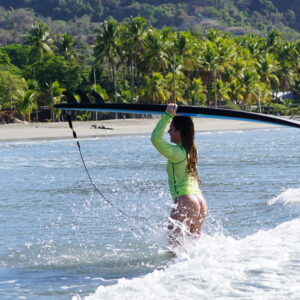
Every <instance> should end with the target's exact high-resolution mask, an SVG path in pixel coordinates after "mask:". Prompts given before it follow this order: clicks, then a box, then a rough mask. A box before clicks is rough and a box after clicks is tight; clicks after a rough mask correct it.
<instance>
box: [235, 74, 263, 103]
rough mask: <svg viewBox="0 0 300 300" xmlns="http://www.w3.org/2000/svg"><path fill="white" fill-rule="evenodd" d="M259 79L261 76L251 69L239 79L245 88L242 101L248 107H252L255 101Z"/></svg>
mask: <svg viewBox="0 0 300 300" xmlns="http://www.w3.org/2000/svg"><path fill="white" fill-rule="evenodd" d="M259 79H260V78H259V74H258V73H257V72H256V71H254V70H251V69H249V70H247V71H245V72H244V73H243V74H242V76H240V77H239V82H240V84H241V86H242V87H243V100H242V101H243V103H244V104H245V105H246V106H247V107H250V105H251V102H252V100H253V99H255V92H256V87H257V83H258V82H259Z"/></svg>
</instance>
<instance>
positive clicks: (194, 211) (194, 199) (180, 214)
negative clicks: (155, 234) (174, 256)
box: [151, 103, 207, 245]
mask: <svg viewBox="0 0 300 300" xmlns="http://www.w3.org/2000/svg"><path fill="white" fill-rule="evenodd" d="M176 110H177V105H176V104H173V103H171V104H168V105H167V109H166V111H165V113H164V114H163V116H162V117H161V119H160V121H159V122H158V124H157V125H156V127H155V128H154V130H153V132H152V135H151V142H152V144H153V145H154V147H155V148H156V149H157V150H158V151H159V152H160V153H161V154H162V155H163V156H165V157H166V158H167V159H168V164H167V173H168V181H169V188H170V192H171V195H172V197H173V200H174V204H175V206H174V208H173V209H172V211H171V215H170V223H169V225H168V229H169V237H170V243H171V244H172V245H176V244H178V243H179V241H178V237H180V236H181V235H182V229H186V230H187V231H188V232H189V233H191V234H194V235H196V236H200V234H201V230H202V225H203V221H204V219H205V217H206V212H207V207H206V203H205V200H204V198H203V197H202V195H201V192H200V189H199V185H198V174H197V160H198V157H197V156H198V155H197V149H196V146H195V144H194V124H193V121H192V120H191V118H189V117H183V116H175V115H176ZM170 123H171V124H170ZM168 124H170V128H169V131H168V133H169V135H170V140H171V142H172V143H174V144H175V145H172V144H169V143H167V142H166V141H165V140H164V138H163V135H164V132H165V129H166V127H167V125H168Z"/></svg>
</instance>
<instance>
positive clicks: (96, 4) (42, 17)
mask: <svg viewBox="0 0 300 300" xmlns="http://www.w3.org/2000/svg"><path fill="white" fill-rule="evenodd" d="M1 6H2V7H1ZM137 15H141V16H143V17H145V18H147V20H148V22H149V23H150V24H151V25H153V26H155V27H162V26H172V27H175V28H177V29H178V30H186V29H191V30H193V31H196V32H200V33H201V32H205V31H206V30H207V28H210V27H214V28H217V29H221V30H224V31H229V32H232V33H234V34H237V35H240V34H245V33H247V32H256V33H262V34H264V33H266V32H269V31H271V30H274V29H275V30H278V31H280V32H282V33H283V34H284V36H285V37H286V38H288V39H291V40H295V39H299V38H300V3H299V0H285V1H282V0H222V1H221V0H186V1H178V0H143V1H141V0H47V1H40V0H26V1H24V0H0V44H2V45H3V44H7V43H11V42H20V41H22V39H23V37H24V34H25V33H26V32H27V31H28V29H29V26H30V25H31V24H32V23H35V22H44V23H46V24H47V25H48V26H49V28H50V29H51V30H52V31H54V32H66V31H68V32H72V33H73V34H75V33H76V31H77V34H79V35H82V36H85V40H87V41H88V40H89V35H92V31H93V30H94V28H95V26H96V23H98V22H102V21H103V20H105V19H107V18H109V17H113V18H115V19H117V20H118V21H122V20H126V19H127V18H128V17H129V16H137Z"/></svg>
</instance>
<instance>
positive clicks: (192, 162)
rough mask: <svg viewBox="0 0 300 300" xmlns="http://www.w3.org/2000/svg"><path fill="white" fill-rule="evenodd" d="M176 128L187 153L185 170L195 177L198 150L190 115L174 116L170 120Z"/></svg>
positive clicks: (196, 174) (196, 175) (196, 176)
mask: <svg viewBox="0 0 300 300" xmlns="http://www.w3.org/2000/svg"><path fill="white" fill-rule="evenodd" d="M172 123H173V125H174V127H175V129H176V130H179V131H180V136H181V140H182V145H183V147H184V148H185V149H186V153H187V171H188V172H189V173H190V174H191V175H193V176H194V177H195V178H196V179H199V177H198V170H197V161H198V151H197V148H196V145H195V129H194V123H193V121H192V119H191V118H190V117H183V116H175V117H174V118H173V121H172Z"/></svg>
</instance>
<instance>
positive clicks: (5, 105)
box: [0, 70, 27, 109]
mask: <svg viewBox="0 0 300 300" xmlns="http://www.w3.org/2000/svg"><path fill="white" fill-rule="evenodd" d="M26 89H27V84H26V81H25V79H24V78H22V77H20V76H18V75H15V74H13V73H11V72H9V71H8V70H0V109H11V108H12V109H16V108H17V107H19V103H20V102H21V101H22V100H23V99H22V94H21V93H22V92H23V91H25V90H26Z"/></svg>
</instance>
